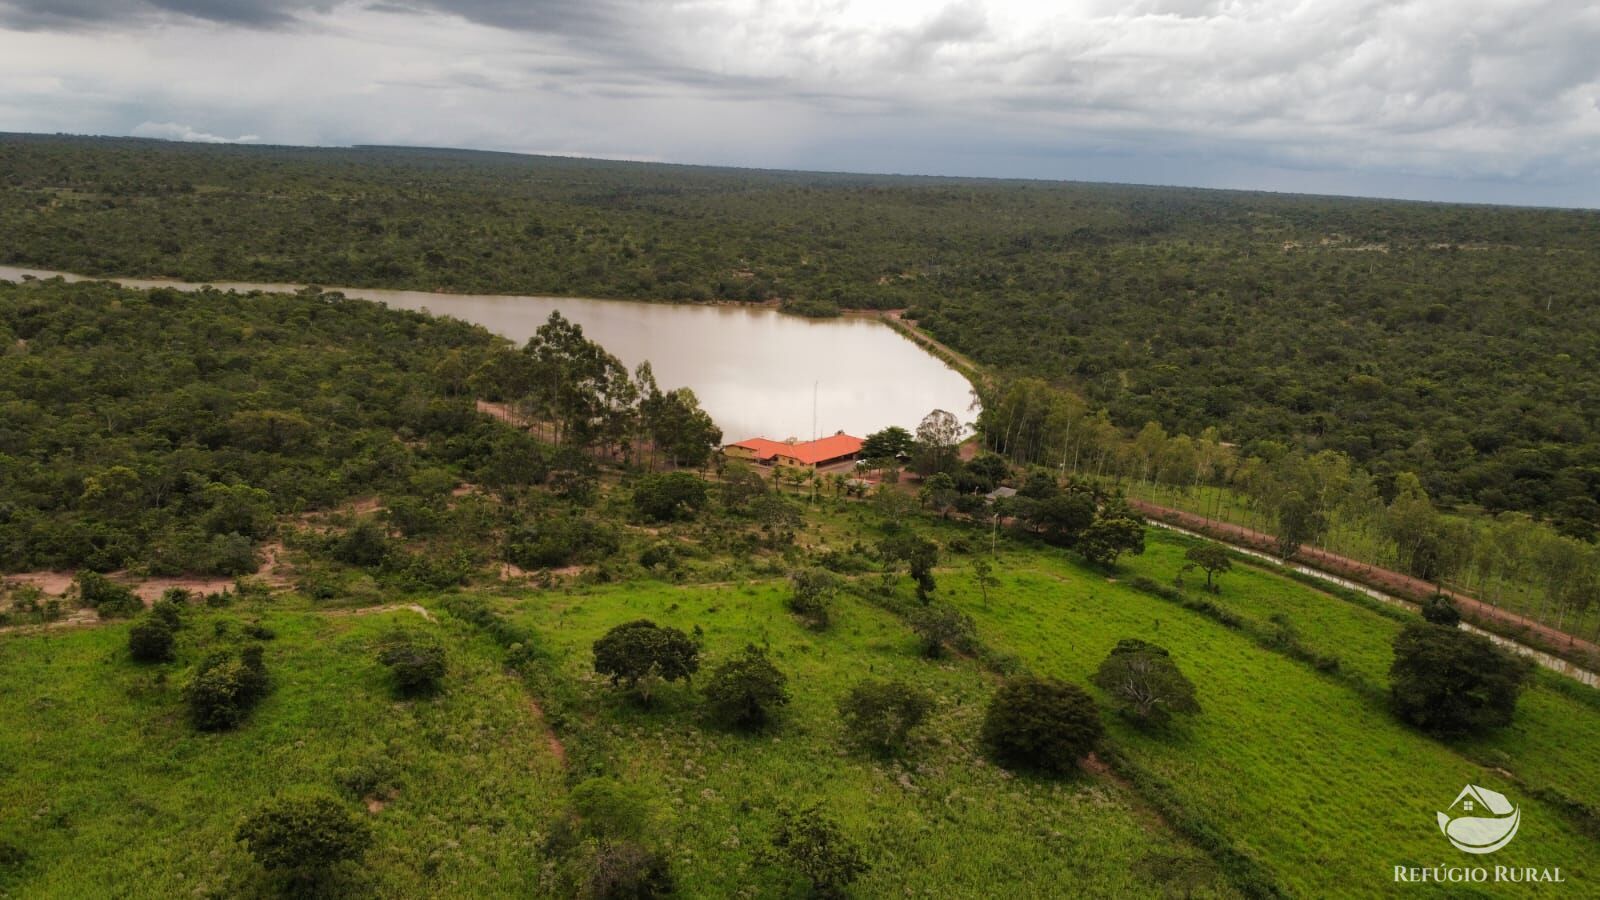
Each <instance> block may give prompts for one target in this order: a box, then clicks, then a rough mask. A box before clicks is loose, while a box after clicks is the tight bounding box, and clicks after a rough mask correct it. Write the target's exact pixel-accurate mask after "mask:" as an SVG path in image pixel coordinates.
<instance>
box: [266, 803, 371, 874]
mask: <svg viewBox="0 0 1600 900" xmlns="http://www.w3.org/2000/svg"><path fill="white" fill-rule="evenodd" d="M234 839H235V840H237V841H239V842H240V843H242V844H244V846H245V849H246V850H248V851H249V852H250V855H251V857H253V858H254V859H255V861H256V863H257V864H259V865H260V866H261V867H262V868H263V869H266V870H267V871H268V872H270V873H272V874H273V875H274V876H277V877H279V878H282V879H284V880H285V881H286V882H287V883H288V886H289V887H290V888H291V889H292V891H293V892H294V893H297V894H303V893H305V892H309V891H314V890H315V889H317V888H319V887H322V886H323V885H325V884H326V883H327V882H328V881H329V880H331V879H332V878H333V877H334V876H335V875H336V874H337V873H338V870H339V869H340V868H341V867H343V866H345V865H347V864H350V863H354V862H356V861H358V860H360V859H361V857H362V856H364V855H365V854H366V852H367V849H368V848H369V847H371V846H372V827H371V826H370V825H368V824H367V823H366V821H365V820H363V819H361V818H359V817H358V816H356V815H355V814H354V813H352V812H351V811H350V810H349V809H346V808H345V806H344V805H343V804H341V803H339V801H337V800H335V799H333V798H332V797H327V796H321V795H313V796H307V797H290V798H280V799H277V800H273V801H270V802H269V803H267V804H265V805H264V806H262V807H261V808H259V809H257V810H256V811H255V812H253V813H251V814H250V815H249V816H247V817H246V818H245V820H244V821H243V822H241V823H240V824H239V827H238V830H237V831H236V832H235V833H234Z"/></svg>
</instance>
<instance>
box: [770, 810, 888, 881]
mask: <svg viewBox="0 0 1600 900" xmlns="http://www.w3.org/2000/svg"><path fill="white" fill-rule="evenodd" d="M762 858H763V859H764V860H765V861H766V862H768V863H770V864H773V865H778V866H782V867H784V868H787V869H789V870H791V871H793V872H794V873H795V874H797V875H799V876H800V877H801V878H804V879H805V880H806V882H808V883H809V884H810V886H811V896H813V897H817V898H821V900H837V898H842V897H844V896H846V894H845V891H846V889H848V888H849V886H850V883H851V882H853V881H855V880H856V879H857V878H859V877H860V876H861V875H862V874H864V873H865V872H866V871H867V870H868V868H869V866H868V865H867V861H866V857H865V856H864V855H863V854H862V852H861V848H860V847H858V846H857V845H856V844H855V842H853V841H851V840H850V839H849V838H848V837H846V836H845V833H844V829H842V828H840V827H839V823H838V822H835V821H834V820H833V818H832V817H831V816H829V815H827V813H825V812H823V810H822V807H821V806H820V805H817V804H812V805H810V806H806V807H803V808H801V809H799V810H795V809H792V808H782V809H779V810H778V827H777V830H775V831H774V832H773V834H772V846H771V848H770V849H769V850H768V851H766V852H765V853H763V854H762Z"/></svg>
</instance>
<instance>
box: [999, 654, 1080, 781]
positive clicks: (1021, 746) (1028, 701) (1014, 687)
mask: <svg viewBox="0 0 1600 900" xmlns="http://www.w3.org/2000/svg"><path fill="white" fill-rule="evenodd" d="M1103 732H1104V726H1102V725H1101V722H1100V713H1099V710H1098V709H1096V708H1095V704H1094V700H1093V699H1091V698H1090V697H1089V695H1088V694H1087V693H1084V691H1083V689H1082V688H1080V687H1078V686H1077V685H1074V684H1067V683H1066V682H1063V681H1058V680H1056V679H1054V678H1041V677H1039V676H1035V675H1022V676H1018V677H1016V678H1012V679H1009V680H1007V681H1006V683H1005V684H1003V685H1001V686H1000V690H998V691H996V692H995V695H994V697H993V698H992V699H991V700H990V701H989V708H988V711H987V712H986V713H985V715H984V718H983V731H982V735H983V742H984V744H985V745H987V746H988V748H989V750H990V752H991V753H992V754H993V755H994V757H995V758H996V759H997V760H998V761H1000V762H1001V763H1004V764H1007V765H1013V766H1021V767H1024V768H1031V769H1037V770H1040V771H1043V772H1051V773H1061V772H1066V771H1070V770H1071V769H1072V768H1073V767H1074V766H1076V765H1077V762H1078V760H1080V759H1082V758H1083V757H1084V756H1086V755H1088V753H1089V751H1091V750H1093V749H1094V747H1095V745H1096V744H1097V743H1099V741H1100V736H1101V735H1102V733H1103Z"/></svg>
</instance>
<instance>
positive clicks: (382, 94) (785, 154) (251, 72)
mask: <svg viewBox="0 0 1600 900" xmlns="http://www.w3.org/2000/svg"><path fill="white" fill-rule="evenodd" d="M1597 47H1600V6H1597V5H1595V4H1591V3H1588V2H1583V0H1565V2H1555V0H1546V2H1533V3H1526V2H1523V3H1510V2H1481V0H1412V2H1400V3H1395V2H1374V0H1354V2H1340V3H1334V2H1327V0H1310V2H1304V3H1299V4H1284V3H1279V2H1270V0H1132V2H1112V0H1076V2H1062V3H1053V4H1030V3H1008V2H990V3H983V2H960V3H951V4H943V5H941V4H924V3H906V2H870V3H869V2H848V0H835V2H796V0H772V2H760V0H704V2H677V3H658V2H645V0H598V2H597V0H589V2H531V3H530V2H517V0H419V2H401V0H387V2H378V3H373V2H353V3H340V2H323V0H288V2H266V0H65V2H63V0H49V2H46V0H0V130H12V131H68V132H78V133H110V134H140V135H143V136H152V137H170V138H174V139H179V140H206V141H224V140H229V141H253V140H260V141H264V142H271V143H299V144H351V143H397V144H428V145H449V146H466V147H476V148H483V149H500V150H517V151H527V152H553V153H565V154H579V155H599V156H609V157H623V158H641V159H664V160H670V161H674V162H693V163H712V164H731V165H748V166H767V167H781V168H823V169H847V170H859V171H891V172H919V173H934V174H960V175H990V176H1019V177H1043V178H1082V179H1097V180H1117V181H1136V182H1145V183H1163V184H1193V185H1202V186H1218V187H1244V188H1263V189H1270V190H1302V191H1312V192H1334V193H1364V194H1377V195H1385V196H1403V197H1417V198H1425V199H1459V200H1482V201H1491V202H1522V203H1538V204H1555V205H1585V206H1600V177H1597V176H1600V52H1596V49H1595V48H1597ZM226 135H239V136H240V137H235V138H229V137H224V136H226Z"/></svg>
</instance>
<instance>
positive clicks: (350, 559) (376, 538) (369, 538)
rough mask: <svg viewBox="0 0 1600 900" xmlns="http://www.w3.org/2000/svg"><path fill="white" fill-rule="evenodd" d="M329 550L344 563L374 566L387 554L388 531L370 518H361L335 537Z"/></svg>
mask: <svg viewBox="0 0 1600 900" xmlns="http://www.w3.org/2000/svg"><path fill="white" fill-rule="evenodd" d="M330 550H331V552H332V554H333V558H334V559H336V560H338V561H339V562H342V563H344V564H345V565H349V566H359V567H360V568H363V569H371V568H375V567H377V566H379V565H382V563H383V560H384V557H386V556H388V554H389V533H388V532H387V531H386V530H385V529H384V527H383V526H382V525H379V524H378V523H377V522H375V521H373V520H372V519H362V520H361V521H360V522H357V523H356V525H355V527H353V528H351V529H349V530H348V531H346V532H345V533H344V534H342V535H340V536H339V537H338V538H336V539H335V540H334V542H333V546H332V547H331V548H330Z"/></svg>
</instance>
